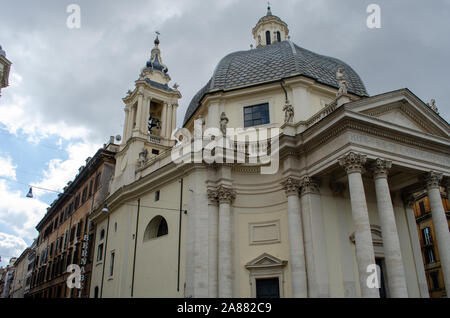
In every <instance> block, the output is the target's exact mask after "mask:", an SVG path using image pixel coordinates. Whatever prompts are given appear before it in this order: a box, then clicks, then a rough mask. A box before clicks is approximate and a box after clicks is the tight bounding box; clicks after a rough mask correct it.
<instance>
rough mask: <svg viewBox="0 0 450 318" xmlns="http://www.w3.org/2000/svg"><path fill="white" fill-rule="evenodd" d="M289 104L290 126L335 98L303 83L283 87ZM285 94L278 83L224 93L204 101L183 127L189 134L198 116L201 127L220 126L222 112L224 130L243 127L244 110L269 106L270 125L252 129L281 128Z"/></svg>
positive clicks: (320, 89) (304, 119)
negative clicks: (291, 107) (292, 120)
mask: <svg viewBox="0 0 450 318" xmlns="http://www.w3.org/2000/svg"><path fill="white" fill-rule="evenodd" d="M285 86H286V90H287V93H288V99H289V102H290V103H291V104H292V106H293V107H294V123H297V122H300V121H306V120H308V119H309V118H310V117H311V116H313V115H314V114H316V113H317V112H319V111H320V110H321V109H322V108H324V107H325V105H326V104H328V103H330V102H331V101H332V100H333V98H334V97H335V93H334V92H333V91H331V92H325V91H324V90H323V89H322V88H319V87H315V86H314V85H307V84H301V85H300V84H292V85H288V84H285ZM285 100H286V97H285V94H284V91H283V90H282V88H281V85H280V84H275V85H270V86H268V87H267V88H266V89H264V90H261V88H248V89H243V90H241V93H240V94H239V95H238V96H235V95H233V92H230V93H226V94H225V95H224V96H222V97H221V99H219V100H210V101H209V100H208V101H205V102H204V103H203V104H202V106H201V107H200V109H199V110H197V112H196V114H195V115H194V116H193V117H192V118H191V120H190V121H189V122H188V124H187V125H186V128H187V129H189V130H190V131H191V133H192V132H193V121H194V119H197V118H198V116H199V115H201V116H202V117H203V118H204V119H205V128H207V127H217V128H219V127H220V123H219V121H220V114H221V113H222V112H225V114H226V115H227V117H228V119H229V122H228V125H227V127H228V128H244V107H246V106H253V105H258V104H263V103H269V116H270V124H267V125H261V126H255V128H260V127H261V128H262V127H281V126H282V125H283V124H284V116H285V115H284V111H283V106H284V105H285Z"/></svg>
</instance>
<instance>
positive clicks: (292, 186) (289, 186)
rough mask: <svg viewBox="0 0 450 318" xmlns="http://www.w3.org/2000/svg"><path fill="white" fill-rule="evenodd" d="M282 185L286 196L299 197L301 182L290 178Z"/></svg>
mask: <svg viewBox="0 0 450 318" xmlns="http://www.w3.org/2000/svg"><path fill="white" fill-rule="evenodd" d="M281 185H282V186H283V189H284V191H286V195H287V196H290V195H298V190H299V188H300V180H298V179H296V178H293V177H288V178H287V179H286V180H284V181H283V182H281Z"/></svg>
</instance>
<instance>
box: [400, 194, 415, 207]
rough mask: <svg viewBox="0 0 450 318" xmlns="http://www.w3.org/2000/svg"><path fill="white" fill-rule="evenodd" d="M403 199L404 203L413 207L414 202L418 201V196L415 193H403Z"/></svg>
mask: <svg viewBox="0 0 450 318" xmlns="http://www.w3.org/2000/svg"><path fill="white" fill-rule="evenodd" d="M402 199H403V203H404V204H405V206H406V207H408V208H413V207H414V204H415V203H416V198H415V197H414V195H413V194H405V195H403V197H402Z"/></svg>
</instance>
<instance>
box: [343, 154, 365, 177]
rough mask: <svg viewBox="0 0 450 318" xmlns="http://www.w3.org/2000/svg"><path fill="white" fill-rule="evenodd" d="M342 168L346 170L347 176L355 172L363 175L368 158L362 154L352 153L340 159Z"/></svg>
mask: <svg viewBox="0 0 450 318" xmlns="http://www.w3.org/2000/svg"><path fill="white" fill-rule="evenodd" d="M338 161H339V164H340V166H341V167H343V168H344V169H345V171H346V172H347V174H350V173H353V172H359V173H363V171H364V164H365V163H366V161H367V156H366V155H362V154H360V153H355V152H350V153H348V154H346V155H345V156H343V157H341V158H339V159H338Z"/></svg>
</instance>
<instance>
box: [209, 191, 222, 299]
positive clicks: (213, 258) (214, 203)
mask: <svg viewBox="0 0 450 318" xmlns="http://www.w3.org/2000/svg"><path fill="white" fill-rule="evenodd" d="M208 199H209V203H208V295H209V297H211V298H217V285H218V283H217V277H218V276H217V257H218V253H217V252H218V251H217V249H218V226H219V206H218V193H217V191H216V190H212V189H208Z"/></svg>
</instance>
